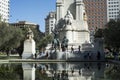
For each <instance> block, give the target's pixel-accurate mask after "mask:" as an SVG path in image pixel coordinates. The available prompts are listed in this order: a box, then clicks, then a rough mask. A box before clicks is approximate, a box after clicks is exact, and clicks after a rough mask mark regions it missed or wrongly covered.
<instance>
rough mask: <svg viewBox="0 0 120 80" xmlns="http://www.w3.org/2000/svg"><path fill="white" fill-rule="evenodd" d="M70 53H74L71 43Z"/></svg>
mask: <svg viewBox="0 0 120 80" xmlns="http://www.w3.org/2000/svg"><path fill="white" fill-rule="evenodd" d="M71 53H74V48H73V45H72V46H71Z"/></svg>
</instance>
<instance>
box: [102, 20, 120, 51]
mask: <svg viewBox="0 0 120 80" xmlns="http://www.w3.org/2000/svg"><path fill="white" fill-rule="evenodd" d="M103 35H104V40H105V44H106V46H107V47H110V48H111V49H113V51H115V52H118V51H119V49H120V36H119V35H120V20H110V22H108V23H107V25H106V28H105V29H104V30H103Z"/></svg>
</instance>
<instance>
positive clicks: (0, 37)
mask: <svg viewBox="0 0 120 80" xmlns="http://www.w3.org/2000/svg"><path fill="white" fill-rule="evenodd" d="M23 37H24V35H23V33H22V31H21V29H19V28H15V27H13V26H9V25H8V24H7V23H5V22H0V51H5V52H6V53H7V55H9V52H10V51H11V50H12V49H15V48H17V47H18V46H19V45H20V42H21V40H23Z"/></svg>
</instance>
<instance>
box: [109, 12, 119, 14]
mask: <svg viewBox="0 0 120 80" xmlns="http://www.w3.org/2000/svg"><path fill="white" fill-rule="evenodd" d="M109 14H119V12H109Z"/></svg>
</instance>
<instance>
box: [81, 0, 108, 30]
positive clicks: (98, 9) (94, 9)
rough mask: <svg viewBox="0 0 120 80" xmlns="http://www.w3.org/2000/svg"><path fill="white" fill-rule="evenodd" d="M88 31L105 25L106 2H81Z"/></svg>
mask: <svg viewBox="0 0 120 80" xmlns="http://www.w3.org/2000/svg"><path fill="white" fill-rule="evenodd" d="M83 1H84V3H85V9H86V13H87V16H88V25H89V29H90V30H92V29H95V28H103V27H104V25H105V24H106V23H107V4H106V1H107V0H83Z"/></svg>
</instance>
